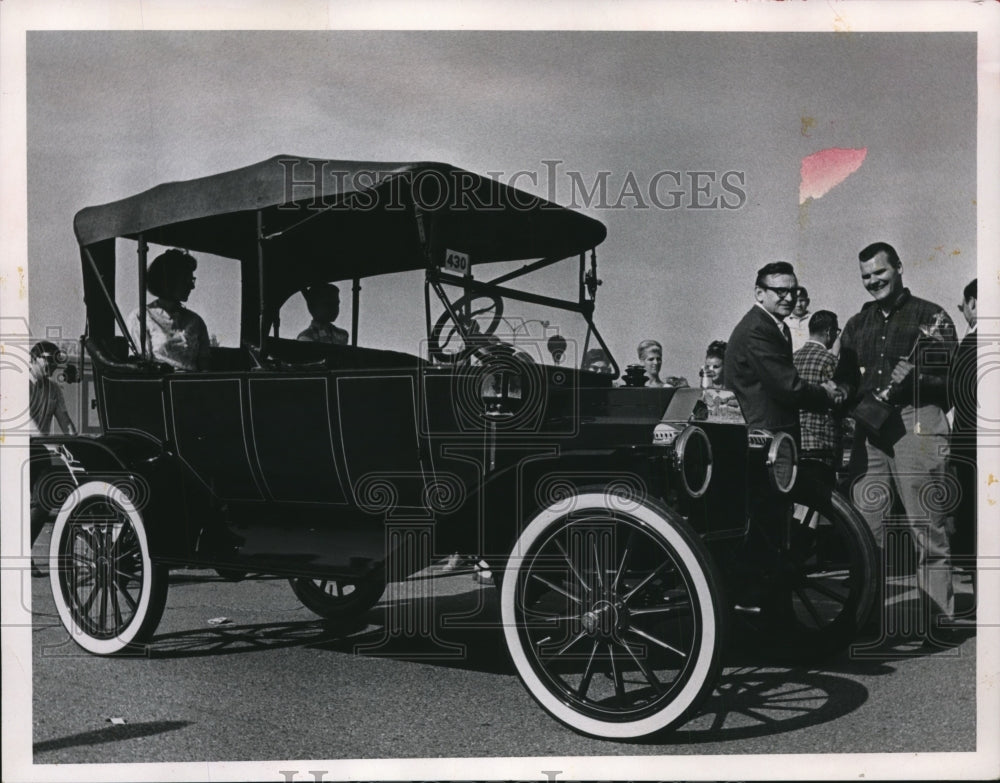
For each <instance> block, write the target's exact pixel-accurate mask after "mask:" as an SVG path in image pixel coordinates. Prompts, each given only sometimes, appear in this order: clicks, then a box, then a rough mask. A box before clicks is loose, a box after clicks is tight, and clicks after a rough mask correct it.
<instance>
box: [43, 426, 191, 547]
mask: <svg viewBox="0 0 1000 783" xmlns="http://www.w3.org/2000/svg"><path fill="white" fill-rule="evenodd" d="M32 452H33V455H37V464H38V465H39V468H38V469H37V470H36V468H35V464H36V463H35V460H36V456H33V463H32V479H31V480H32V490H33V497H34V498H35V499H36V502H38V503H40V504H42V505H43V506H44V507H45V508H47V509H48V510H49V512H50V513H52V514H54V513H56V512H58V510H59V509H60V508H61V507H62V506H63V504H64V503H66V502H68V501H70V500H71V496H72V493H73V490H74V489H75V488H76V487H78V486H80V485H82V484H84V483H86V482H88V481H96V480H99V481H106V482H108V483H110V484H112V485H114V486H116V487H118V488H120V489H121V490H122V491H123V492H125V493H126V495H127V496H128V498H129V499H130V500H131V501H132V504H133V505H134V506H135V507H136V509H137V510H138V511H139V513H141V514H142V515H143V518H144V520H145V521H146V523H147V529H148V535H149V544H150V550H151V553H152V556H153V558H154V559H162V558H170V559H185V558H187V557H188V556H189V555H190V553H191V552H192V551H193V548H194V539H195V537H196V535H197V534H196V532H194V531H193V530H192V527H193V526H192V525H191V524H188V523H187V522H186V520H187V518H188V514H187V510H186V501H185V493H184V492H182V491H179V488H180V486H181V479H180V476H179V475H178V470H177V467H176V464H175V463H174V461H173V460H171V459H169V457H168V455H166V454H165V453H164V452H163V450H162V449H161V448H160V446H159V445H158V444H154V443H152V442H150V441H149V440H147V439H145V438H141V437H133V436H128V435H124V436H123V435H114V436H102V437H98V438H92V437H87V436H73V437H48V438H38V439H35V440H33V441H32ZM46 452H47V453H46ZM177 520H184V521H185V522H184V523H182V524H180V525H177V524H176V521H177ZM168 523H169V527H168Z"/></svg>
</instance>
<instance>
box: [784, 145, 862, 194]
mask: <svg viewBox="0 0 1000 783" xmlns="http://www.w3.org/2000/svg"><path fill="white" fill-rule="evenodd" d="M867 155H868V148H867V147H864V148H862V149H859V150H853V149H842V148H840V147H831V148H830V149H826V150H820V151H819V152H814V153H813V154H812V155H807V156H806V157H804V158H803V159H802V168H801V178H802V179H801V182H800V183H799V203H800V204H805V202H806V201H807V200H808V199H811V198H813V199H815V198H820V197H821V196H824V195H826V193H827V192H828V191H829V190H830V189H831V188H833V187H834V186H836V185H839V184H840V183H841V182H843V181H844V180H845V179H847V178H848V177H849V176H850V175H851V174H853V173H854V172H855V171H857V170H858V169H859V168H860V167H861V164H862V162H864V159H865V156H867Z"/></svg>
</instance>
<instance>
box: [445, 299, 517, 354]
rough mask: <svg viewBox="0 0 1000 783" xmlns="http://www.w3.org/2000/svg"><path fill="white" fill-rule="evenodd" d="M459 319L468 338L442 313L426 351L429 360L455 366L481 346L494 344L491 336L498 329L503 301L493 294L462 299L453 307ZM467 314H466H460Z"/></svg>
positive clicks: (446, 312) (449, 317) (501, 316)
mask: <svg viewBox="0 0 1000 783" xmlns="http://www.w3.org/2000/svg"><path fill="white" fill-rule="evenodd" d="M452 310H453V311H455V312H456V313H457V314H458V316H459V318H464V319H465V323H466V324H468V326H467V329H468V331H469V337H468V338H466V336H465V335H464V334H463V333H462V330H461V328H459V325H458V324H457V323H455V322H454V320H453V319H452V317H451V314H450V313H449V312H448V311H447V310H445V311H444V312H443V313H441V316H440V317H439V318H438V319H437V323H435V324H434V328H433V329H432V330H431V340H430V345H429V346H428V349H429V351H430V355H431V358H432V359H436V360H437V361H439V362H441V363H442V364H455V363H457V362H460V361H463V360H465V359H466V358H467V357H469V356H470V355H471V354H474V353H475V352H476V351H479V350H481V349H482V348H483V347H484V346H488V345H492V344H494V343H496V342H497V339H496V338H495V337H492V334H493V333H494V332H495V331H496V330H497V327H498V326H500V321H501V320H502V318H503V298H502V297H500V296H498V295H496V294H475V295H473V296H471V297H470V296H463V297H462V298H461V299H458V300H457V301H456V302H455V303H454V304H453V305H452ZM466 310H467V311H468V314H464V312H459V311H466ZM484 323H485V324H486V325H485V326H483V324H484Z"/></svg>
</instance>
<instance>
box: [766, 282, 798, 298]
mask: <svg viewBox="0 0 1000 783" xmlns="http://www.w3.org/2000/svg"><path fill="white" fill-rule="evenodd" d="M760 287H761V288H766V289H767V290H768V291H774V295H775V296H776V297H778V299H787V298H788V297H791V298H792V299H795V298H796V297H798V295H799V291H801V290H802V289H801V288H799V287H798V286H795V287H793V288H775V287H774V286H773V285H767V284H766V283H761V284H760Z"/></svg>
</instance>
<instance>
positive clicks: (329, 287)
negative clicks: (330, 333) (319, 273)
mask: <svg viewBox="0 0 1000 783" xmlns="http://www.w3.org/2000/svg"><path fill="white" fill-rule="evenodd" d="M331 294H336V295H337V297H338V298H339V297H340V288H339V287H338V286H335V285H334V284H333V283H317V284H316V285H311V286H309V287H308V288H307V289H306V290H305V291H303V292H302V296H303V297H304V298H305V300H306V307H308V308H309V310H310V311H312V309H313V307H315V306H316V305H317V304H319V303H321V302H324V301H326V298H327V297H328V296H330V295H331Z"/></svg>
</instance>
